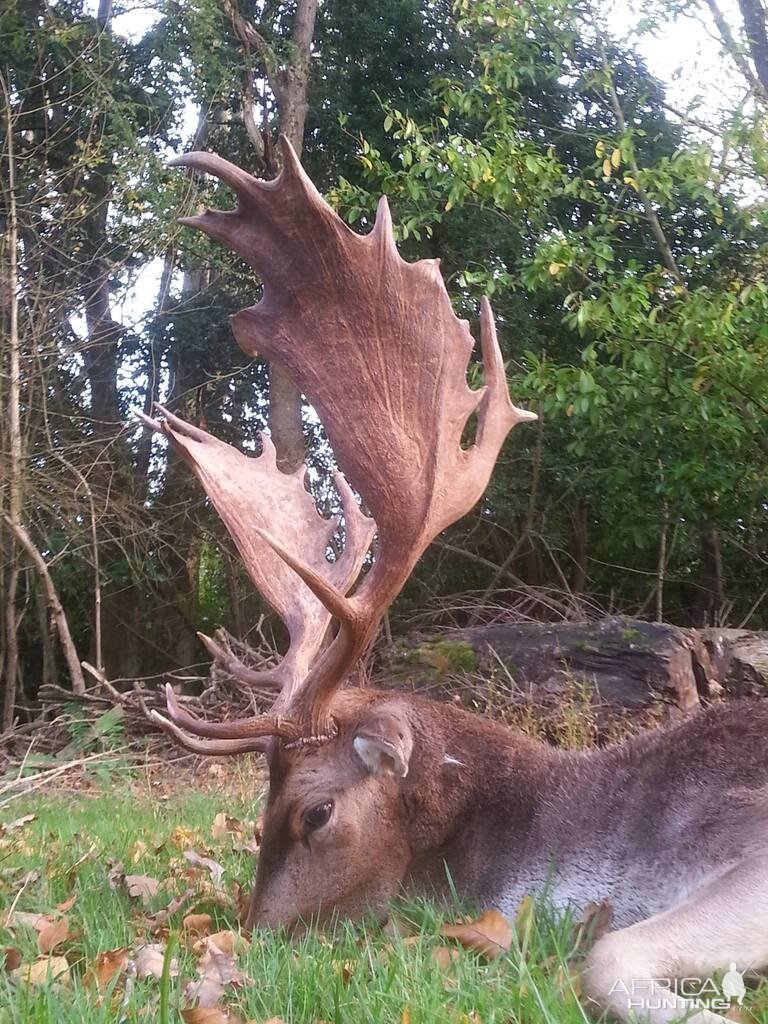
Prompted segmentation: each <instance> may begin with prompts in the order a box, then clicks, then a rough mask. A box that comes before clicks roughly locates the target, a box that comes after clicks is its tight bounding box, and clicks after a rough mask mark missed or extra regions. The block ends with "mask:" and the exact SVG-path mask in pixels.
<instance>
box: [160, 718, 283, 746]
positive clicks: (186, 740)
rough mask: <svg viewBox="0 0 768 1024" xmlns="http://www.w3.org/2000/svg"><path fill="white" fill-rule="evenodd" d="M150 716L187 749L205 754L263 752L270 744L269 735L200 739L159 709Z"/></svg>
mask: <svg viewBox="0 0 768 1024" xmlns="http://www.w3.org/2000/svg"><path fill="white" fill-rule="evenodd" d="M149 717H150V718H151V719H152V721H153V722H155V723H156V724H157V725H159V726H160V728H161V729H163V730H164V731H165V732H167V733H168V734H169V735H171V736H173V738H174V739H175V740H176V742H177V743H179V744H180V745H181V746H182V747H184V749H185V750H189V751H191V752H192V753H193V754H203V755H204V756H216V755H218V756H225V755H229V754H248V753H258V754H263V753H264V752H265V750H266V749H267V746H268V744H269V735H264V736H261V737H252V738H250V739H242V740H198V739H194V738H193V737H192V736H188V735H187V733H185V732H183V731H182V730H181V729H179V727H178V726H177V725H174V724H173V722H171V721H169V720H168V719H167V718H164V717H163V716H162V715H161V714H160V712H159V711H155V710H154V709H153V710H152V711H150V713H149Z"/></svg>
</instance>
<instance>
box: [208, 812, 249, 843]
mask: <svg viewBox="0 0 768 1024" xmlns="http://www.w3.org/2000/svg"><path fill="white" fill-rule="evenodd" d="M244 834H245V826H244V825H243V822H242V821H240V820H239V819H238V818H231V817H230V816H229V815H228V814H225V813H224V811H220V812H219V814H217V815H216V817H215V818H214V819H213V825H212V826H211V835H212V836H213V838H214V839H224V838H225V837H226V836H228V835H235V836H238V837H240V838H242V837H243V835H244Z"/></svg>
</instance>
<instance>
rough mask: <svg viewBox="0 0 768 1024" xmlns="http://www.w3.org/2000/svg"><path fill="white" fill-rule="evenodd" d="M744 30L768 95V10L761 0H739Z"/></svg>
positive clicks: (758, 74) (758, 73)
mask: <svg viewBox="0 0 768 1024" xmlns="http://www.w3.org/2000/svg"><path fill="white" fill-rule="evenodd" d="M739 9H740V11H741V17H742V18H743V20H744V31H745V33H746V36H747V41H748V43H749V52H750V54H751V56H752V63H753V64H754V65H755V71H756V72H757V77H758V78H759V79H760V84H761V85H762V87H763V89H764V90H765V92H766V94H767V95H768V30H766V11H765V8H764V7H763V5H762V3H761V2H760V0H739Z"/></svg>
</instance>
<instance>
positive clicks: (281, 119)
mask: <svg viewBox="0 0 768 1024" xmlns="http://www.w3.org/2000/svg"><path fill="white" fill-rule="evenodd" d="M224 5H225V7H226V10H227V12H228V14H229V16H230V19H231V20H232V25H233V28H234V30H235V33H236V35H237V37H238V38H239V39H240V41H241V42H242V43H243V46H244V48H245V51H246V63H247V65H248V66H247V67H246V71H245V78H244V87H243V111H244V115H243V116H244V121H245V125H246V130H247V132H248V137H249V138H250V140H251V143H252V144H253V147H254V151H255V153H256V157H257V160H258V162H259V163H260V164H261V165H262V166H264V168H265V171H266V172H267V173H268V174H269V173H275V172H276V170H277V168H276V167H271V166H270V164H271V163H272V160H271V154H272V152H273V147H271V146H265V145H264V141H263V139H261V138H260V136H259V133H258V132H257V131H256V129H255V123H254V119H253V107H252V104H253V94H252V87H253V79H252V74H251V69H250V52H251V50H254V51H255V52H256V53H257V55H258V56H259V58H260V60H261V62H262V64H263V66H264V72H265V75H266V78H267V81H268V82H269V86H270V88H271V90H272V93H273V95H274V97H275V103H276V105H277V113H278V131H279V132H280V134H281V135H284V136H285V137H286V138H287V139H288V141H289V142H290V143H291V145H292V146H293V148H294V149H295V150H296V155H297V156H298V157H299V158H301V151H302V148H303V142H304V123H305V121H306V117H307V106H308V104H307V85H308V82H309V64H310V56H311V50H312V39H313V37H314V34H315V20H316V16H317V6H318V0H298V3H297V5H296V13H295V14H294V17H293V26H292V29H291V38H290V46H289V48H288V54H289V56H288V59H287V61H286V63H285V64H284V65H283V66H282V67H280V66H279V65H278V62H277V59H276V57H275V54H274V52H273V50H272V48H271V47H270V45H269V43H268V42H267V41H266V39H265V38H264V36H263V35H262V34H261V33H260V32H259V31H258V30H257V29H256V27H255V26H254V25H253V24H252V23H251V22H249V21H247V20H246V19H245V18H244V17H243V16H242V15H241V14H240V12H239V11H238V9H237V5H236V4H235V3H234V2H233V0H224ZM269 429H270V434H271V435H272V440H273V442H274V444H275V448H276V449H277V463H278V465H279V466H280V467H281V469H284V470H286V472H288V471H291V470H294V469H297V468H298V467H299V466H300V465H301V464H302V462H304V460H305V458H306V441H305V438H304V421H303V418H302V398H301V394H300V392H299V391H298V390H297V389H296V387H295V386H294V384H293V382H292V380H291V379H290V377H289V376H288V375H287V374H286V373H285V372H284V371H283V369H282V368H281V367H279V366H275V365H272V366H270V368H269Z"/></svg>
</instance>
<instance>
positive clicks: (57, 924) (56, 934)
mask: <svg viewBox="0 0 768 1024" xmlns="http://www.w3.org/2000/svg"><path fill="white" fill-rule="evenodd" d="M68 938H69V921H68V920H67V919H66V917H60V918H58V920H56V921H49V922H48V923H47V924H46V925H45V926H44V927H42V928H41V929H40V931H39V933H38V936H37V948H38V949H39V950H40V952H41V953H52V952H53V951H54V949H56V947H57V946H60V945H61V943H62V942H65V941H66V940H67V939H68Z"/></svg>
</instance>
